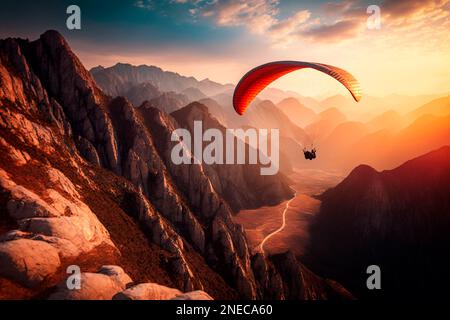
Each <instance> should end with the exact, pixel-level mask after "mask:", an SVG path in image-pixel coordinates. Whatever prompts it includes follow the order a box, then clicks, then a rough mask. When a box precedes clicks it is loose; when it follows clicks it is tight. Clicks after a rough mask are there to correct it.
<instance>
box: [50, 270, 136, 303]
mask: <svg viewBox="0 0 450 320" xmlns="http://www.w3.org/2000/svg"><path fill="white" fill-rule="evenodd" d="M79 277H80V279H79V287H74V288H69V286H68V284H67V282H68V281H69V280H64V281H62V282H61V283H60V284H58V286H57V288H56V290H55V292H54V293H52V294H51V295H50V296H49V297H48V298H49V299H50V300H111V299H112V298H113V297H114V295H116V294H117V293H118V292H121V291H122V290H125V289H126V287H127V285H130V284H131V283H132V282H133V280H131V278H130V277H129V276H128V275H127V274H126V273H125V271H124V270H123V269H122V268H121V267H118V266H112V265H109V266H103V267H102V268H101V269H100V270H99V271H98V272H97V273H87V272H86V273H81V274H80V275H79Z"/></svg>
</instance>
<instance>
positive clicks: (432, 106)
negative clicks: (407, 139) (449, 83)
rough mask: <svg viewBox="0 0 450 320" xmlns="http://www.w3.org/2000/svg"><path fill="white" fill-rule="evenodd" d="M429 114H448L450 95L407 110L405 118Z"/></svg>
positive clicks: (415, 117)
mask: <svg viewBox="0 0 450 320" xmlns="http://www.w3.org/2000/svg"><path fill="white" fill-rule="evenodd" d="M426 114H430V115H434V116H438V117H441V116H446V115H449V114H450V96H447V97H442V98H439V99H435V100H432V101H430V102H428V103H426V104H424V105H423V106H421V107H419V108H417V109H415V110H413V111H411V112H409V113H408V114H407V115H406V118H407V119H409V120H411V119H417V118H418V117H420V116H423V115H426Z"/></svg>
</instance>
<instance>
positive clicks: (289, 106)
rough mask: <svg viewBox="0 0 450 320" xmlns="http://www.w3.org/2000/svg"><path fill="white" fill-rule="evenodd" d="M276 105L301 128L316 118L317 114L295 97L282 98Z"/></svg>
mask: <svg viewBox="0 0 450 320" xmlns="http://www.w3.org/2000/svg"><path fill="white" fill-rule="evenodd" d="M277 107H278V108H279V109H280V110H281V111H283V112H284V114H286V115H287V116H288V117H289V119H290V120H291V121H292V122H294V123H295V124H296V125H298V126H299V127H302V128H303V127H304V126H306V125H308V124H310V123H312V122H313V121H315V120H316V119H317V118H318V116H317V114H316V113H315V112H314V111H313V110H312V109H310V108H308V107H305V106H304V105H303V104H301V103H300V101H298V100H297V99H296V98H292V97H291V98H286V99H283V100H282V101H280V102H279V103H278V104H277Z"/></svg>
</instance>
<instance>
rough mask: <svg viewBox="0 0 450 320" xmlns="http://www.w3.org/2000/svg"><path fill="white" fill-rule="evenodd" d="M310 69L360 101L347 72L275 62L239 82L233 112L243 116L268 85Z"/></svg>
mask: <svg viewBox="0 0 450 320" xmlns="http://www.w3.org/2000/svg"><path fill="white" fill-rule="evenodd" d="M303 68H311V69H315V70H318V71H321V72H323V73H326V74H328V75H329V76H331V77H333V78H335V79H336V80H338V81H339V82H340V83H342V84H343V85H344V86H345V87H346V88H347V90H348V91H349V92H350V93H351V95H352V96H353V98H354V99H355V101H359V100H360V99H361V91H360V88H359V83H358V81H357V80H356V79H355V78H354V77H353V76H352V75H351V74H350V73H348V72H347V71H345V70H342V69H340V68H337V67H333V66H329V65H326V64H320V63H312V62H302V61H276V62H270V63H267V64H263V65H261V66H259V67H256V68H254V69H252V70H250V71H249V72H247V74H245V75H244V76H243V77H242V79H241V80H240V81H239V83H238V85H237V86H236V89H235V90H234V95H233V106H234V110H236V112H237V113H238V114H240V115H242V114H244V112H245V110H246V109H247V107H248V105H249V104H250V103H251V102H252V101H253V99H254V98H255V97H256V96H257V95H258V94H259V93H260V92H261V91H262V90H263V89H264V88H266V87H267V86H268V85H269V84H270V83H272V82H273V81H275V80H276V79H278V78H280V77H282V76H284V75H285V74H287V73H290V72H292V71H295V70H299V69H303Z"/></svg>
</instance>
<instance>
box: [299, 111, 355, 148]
mask: <svg viewBox="0 0 450 320" xmlns="http://www.w3.org/2000/svg"><path fill="white" fill-rule="evenodd" d="M346 120H347V118H346V116H345V115H344V114H343V113H342V112H341V111H340V109H338V108H330V109H327V110H325V111H322V112H320V113H319V114H318V120H316V121H315V122H313V123H311V124H309V125H307V126H306V127H305V131H306V132H307V133H308V135H309V136H310V137H311V139H312V142H318V141H320V140H321V139H323V138H325V137H326V136H327V135H329V134H330V133H331V131H333V129H334V128H335V127H336V126H337V125H338V124H340V123H342V122H344V121H346Z"/></svg>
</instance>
